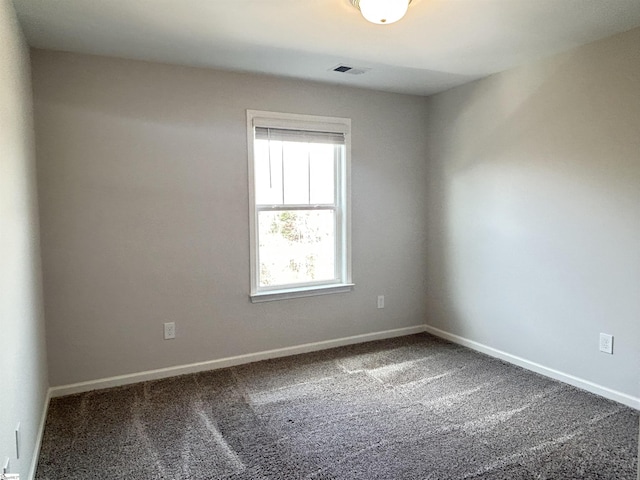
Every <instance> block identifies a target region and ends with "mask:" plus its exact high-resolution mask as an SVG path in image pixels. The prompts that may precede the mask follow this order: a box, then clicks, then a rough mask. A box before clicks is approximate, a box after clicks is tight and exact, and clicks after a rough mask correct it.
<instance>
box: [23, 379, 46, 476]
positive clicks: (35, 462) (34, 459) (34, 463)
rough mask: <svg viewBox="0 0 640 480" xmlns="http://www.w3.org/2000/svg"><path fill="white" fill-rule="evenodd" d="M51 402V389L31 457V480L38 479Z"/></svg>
mask: <svg viewBox="0 0 640 480" xmlns="http://www.w3.org/2000/svg"><path fill="white" fill-rule="evenodd" d="M49 400H51V388H49V389H48V390H47V394H46V395H45V398H44V405H43V406H42V416H41V417H40V425H38V434H37V436H36V444H35V447H34V449H33V454H32V455H33V456H32V457H31V468H30V469H29V477H28V478H29V479H30V480H34V479H35V478H36V469H37V468H38V459H39V458H40V446H41V445H42V437H43V436H44V425H45V423H46V421H47V412H48V411H49Z"/></svg>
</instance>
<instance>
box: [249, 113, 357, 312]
mask: <svg viewBox="0 0 640 480" xmlns="http://www.w3.org/2000/svg"><path fill="white" fill-rule="evenodd" d="M248 121H249V129H250V136H249V142H250V149H249V150H250V152H249V157H250V158H249V168H250V172H251V174H252V175H251V181H250V194H251V195H250V196H251V207H252V208H251V218H252V228H251V237H252V238H251V244H252V259H251V261H252V289H251V293H252V298H253V297H254V296H255V297H257V296H260V295H261V294H262V296H263V297H264V295H267V294H269V293H271V294H274V293H277V294H282V293H283V292H286V293H288V294H287V295H285V296H286V297H289V296H293V295H292V294H294V293H296V292H298V293H299V292H301V291H303V292H305V294H309V292H313V291H316V293H328V292H330V290H327V289H328V288H329V289H330V288H331V287H335V286H345V285H348V284H349V283H350V281H351V279H350V265H349V238H348V231H349V228H348V194H349V192H348V173H349V172H348V141H349V134H350V132H349V127H350V125H349V121H348V120H344V119H326V118H319V117H309V116H300V115H288V114H273V113H268V112H254V111H249V112H248ZM341 291H343V289H342V290H341ZM262 299H272V298H262Z"/></svg>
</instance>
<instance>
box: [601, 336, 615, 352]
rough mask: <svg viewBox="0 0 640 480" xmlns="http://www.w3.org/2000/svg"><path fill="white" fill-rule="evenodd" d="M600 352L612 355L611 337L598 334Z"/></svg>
mask: <svg viewBox="0 0 640 480" xmlns="http://www.w3.org/2000/svg"><path fill="white" fill-rule="evenodd" d="M600 351H601V352H604V353H608V354H611V355H613V335H609V334H607V333H601V334H600Z"/></svg>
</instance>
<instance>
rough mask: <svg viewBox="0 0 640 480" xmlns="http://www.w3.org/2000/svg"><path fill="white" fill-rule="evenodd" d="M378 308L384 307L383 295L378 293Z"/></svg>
mask: <svg viewBox="0 0 640 480" xmlns="http://www.w3.org/2000/svg"><path fill="white" fill-rule="evenodd" d="M378 308H384V295H378Z"/></svg>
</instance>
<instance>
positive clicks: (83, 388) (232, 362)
mask: <svg viewBox="0 0 640 480" xmlns="http://www.w3.org/2000/svg"><path fill="white" fill-rule="evenodd" d="M424 331H425V326H424V325H415V326H413V327H405V328H397V329H395V330H385V331H383V332H374V333H365V334H363V335H355V336H352V337H344V338H337V339H335V340H325V341H322V342H314V343H305V344H302V345H295V346H293V347H285V348H277V349H275V350H266V351H263V352H257V353H249V354H246V355H237V356H234V357H227V358H220V359H217V360H209V361H206V362H199V363H191V364H188V365H178V366H175V367H167V368H159V369H157V370H149V371H146V372H138V373H131V374H128V375H118V376H116V377H109V378H102V379H98V380H90V381H87V382H80V383H74V384H71V385H62V386H58V387H52V388H51V389H50V390H49V392H50V395H51V397H62V396H65V395H72V394H74V393H82V392H88V391H91V390H99V389H103V388H111V387H119V386H122V385H129V384H132V383H138V382H146V381H148V380H158V379H161V378H167V377H174V376H177V375H185V374H188V373H196V372H203V371H206V370H217V369H219V368H227V367H233V366H236V365H243V364H245V363H252V362H258V361H260V360H268V359H270V358H279V357H286V356H289V355H297V354H300V353H309V352H316V351H318V350H326V349H329V348H334V347H342V346H345V345H353V344H355V343H364V342H371V341H373V340H384V339H386V338H394V337H401V336H404V335H412V334H414V333H420V332H424Z"/></svg>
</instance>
